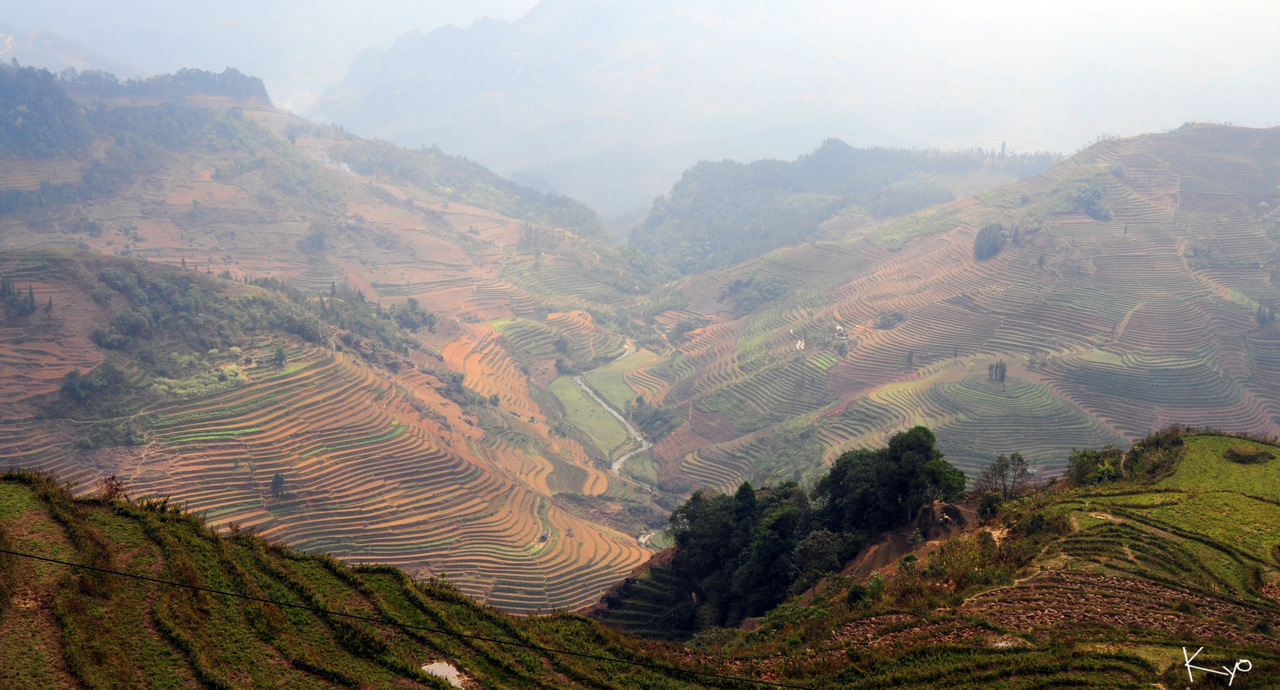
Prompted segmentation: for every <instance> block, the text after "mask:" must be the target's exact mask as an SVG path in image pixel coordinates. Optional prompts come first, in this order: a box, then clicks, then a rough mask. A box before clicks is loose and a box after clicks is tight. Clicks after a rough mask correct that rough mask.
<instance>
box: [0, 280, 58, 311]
mask: <svg viewBox="0 0 1280 690" xmlns="http://www.w3.org/2000/svg"><path fill="white" fill-rule="evenodd" d="M0 302H3V303H4V308H5V314H6V315H7V316H11V317H23V316H30V315H31V314H34V313H35V312H36V293H35V289H34V288H32V287H31V286H30V285H28V286H27V289H26V290H19V289H18V288H17V287H15V286H14V284H13V279H12V278H10V277H9V276H6V275H0ZM52 309H53V299H52V298H50V299H49V303H48V306H47V307H46V310H52Z"/></svg>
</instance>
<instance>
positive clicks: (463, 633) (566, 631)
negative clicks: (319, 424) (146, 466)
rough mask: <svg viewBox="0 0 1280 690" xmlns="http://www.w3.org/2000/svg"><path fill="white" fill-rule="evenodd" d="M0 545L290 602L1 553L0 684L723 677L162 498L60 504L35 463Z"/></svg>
mask: <svg viewBox="0 0 1280 690" xmlns="http://www.w3.org/2000/svg"><path fill="white" fill-rule="evenodd" d="M0 549H4V550H6V551H17V552H22V553H29V554H33V555H36V556H40V557H43V558H48V559H55V560H59V561H66V562H71V563H78V564H86V565H92V566H95V567H98V568H102V569H107V570H115V571H124V572H128V573H134V574H137V575H141V576H144V577H150V578H154V579H158V580H164V581H168V582H175V583H180V584H182V585H187V586H192V587H202V588H206V589H208V590H217V591H219V592H224V593H230V594H234V595H243V596H247V597H254V598H257V599H266V600H271V601H275V602H283V603H286V604H291V605H295V606H296V607H280V606H275V605H272V604H267V603H262V602H261V601H247V600H245V599H242V598H237V597H235V596H230V595H228V594H224V593H213V592H210V591H200V590H194V589H189V588H184V587H178V586H172V585H167V584H158V583H156V582H151V581H145V580H138V579H133V578H127V577H121V576H119V575H115V574H108V573H102V572H95V571H86V570H80V569H75V568H70V567H67V566H65V565H60V564H57V563H50V562H44V561H37V560H32V559H27V558H22V557H17V556H13V555H9V554H0V684H3V685H4V686H5V687H81V686H83V687H131V688H142V687H201V686H202V687H216V688H230V687H267V686H271V687H333V686H343V687H443V688H447V687H449V685H448V684H447V683H446V682H444V681H443V680H440V679H438V678H436V677H434V676H432V675H429V674H427V673H425V672H424V671H423V670H422V667H423V666H425V665H428V664H431V663H435V662H441V661H443V662H446V663H449V664H452V665H453V666H454V667H455V668H457V669H458V670H459V671H460V672H461V675H462V677H463V679H464V682H465V683H466V686H467V687H484V688H563V687H591V688H614V687H634V688H654V687H658V688H680V687H706V686H708V685H710V686H712V687H726V686H728V687H732V684H731V683H726V682H721V681H717V680H716V679H715V678H710V677H701V678H698V677H695V676H690V675H687V674H685V673H683V672H682V671H681V670H679V669H675V668H671V666H672V665H673V664H680V665H682V666H685V667H686V668H688V669H691V670H692V669H693V667H692V666H691V665H689V664H684V663H682V662H681V660H680V659H679V658H678V657H677V656H676V655H675V654H674V653H673V652H672V651H671V650H669V649H667V648H665V647H660V646H655V645H651V644H648V643H645V642H642V641H638V640H636V639H633V638H630V637H628V636H625V635H622V634H620V633H617V632H615V631H613V630H611V629H608V628H605V627H603V626H600V625H599V624H597V623H595V622H593V621H590V620H588V619H584V618H581V617H579V616H574V615H570V614H552V615H548V616H538V617H531V618H525V619H516V618H512V617H510V616H508V615H506V614H503V613H501V612H499V611H498V610H496V609H492V608H487V607H483V606H480V605H478V604H476V603H475V602H474V601H472V600H471V599H468V598H467V597H465V596H463V595H462V594H461V593H459V592H458V590H456V589H455V588H453V587H452V586H451V585H449V584H447V583H445V582H443V581H439V580H432V581H427V582H414V581H412V580H410V579H409V578H408V577H407V576H406V575H405V574H404V573H403V572H402V571H400V570H397V569H395V568H391V567H387V566H362V567H356V568H351V567H348V566H346V565H343V564H341V563H339V562H338V561H336V560H334V559H333V558H330V557H328V556H324V555H302V554H298V553H296V552H293V551H291V550H289V549H286V548H284V547H281V546H278V545H275V544H271V543H268V542H266V541H264V540H263V539H261V538H259V537H256V536H253V535H250V534H246V533H233V534H231V535H229V536H226V537H223V536H219V535H218V534H216V533H215V532H212V531H210V530H209V529H208V528H207V527H206V526H205V525H204V523H203V522H202V521H201V520H199V519H198V518H196V517H193V516H191V515H186V514H183V513H182V512H181V511H179V510H177V509H176V508H175V507H174V506H171V505H168V503H167V501H149V500H142V501H138V502H131V501H127V500H123V499H120V498H115V499H111V498H110V497H109V496H108V495H106V494H98V495H96V496H95V497H93V498H89V499H75V498H73V497H72V496H71V494H70V493H69V492H68V491H67V490H66V489H65V488H64V487H62V486H60V485H58V484H57V483H56V482H55V481H54V480H52V479H50V478H48V477H47V476H45V475H40V474H36V473H26V472H9V473H7V474H5V475H3V476H2V477H0ZM297 607H306V608H297ZM307 609H317V610H320V611H315V610H307ZM339 614H353V615H356V616H363V617H365V618H373V619H377V620H385V621H390V622H391V623H387V624H381V623H370V622H368V621H366V620H359V619H355V618H351V617H344V616H342V615H339ZM392 623H395V624H405V625H412V626H419V629H412V628H405V627H398V626H397V625H394V624H392ZM422 628H425V630H424V629H422ZM468 636H470V637H468ZM477 637H479V638H488V639H489V640H502V641H506V642H511V643H514V644H500V643H496V642H491V641H486V640H481V639H476V638H477ZM530 647H547V648H554V649H560V650H569V651H571V652H574V653H576V654H578V655H584V654H585V655H595V656H601V657H610V658H617V659H622V660H625V661H629V662H638V663H648V664H658V665H660V666H663V667H665V670H664V669H653V668H646V667H644V666H640V665H634V664H626V663H617V662H611V661H602V660H599V659H587V658H583V657H581V656H570V655H564V654H556V653H551V652H547V651H543V650H538V649H531V648H530ZM712 670H715V669H712ZM720 670H721V671H725V670H724V669H720Z"/></svg>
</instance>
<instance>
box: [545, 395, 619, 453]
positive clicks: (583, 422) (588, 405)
mask: <svg viewBox="0 0 1280 690" xmlns="http://www.w3.org/2000/svg"><path fill="white" fill-rule="evenodd" d="M549 389H550V390H551V392H552V393H553V394H555V396H556V398H558V399H559V400H560V404H561V405H564V409H565V414H566V415H567V416H568V418H569V421H570V422H572V423H573V425H574V426H576V427H578V428H579V429H581V430H582V431H583V432H585V433H586V434H587V435H588V436H590V437H591V439H592V441H593V442H594V443H595V445H596V448H598V449H599V450H600V452H601V453H604V454H605V456H606V457H609V458H613V457H615V456H616V455H618V453H619V452H621V451H623V450H626V449H628V448H629V447H630V446H632V445H634V444H635V440H634V439H632V438H631V436H630V435H629V434H628V433H627V430H626V429H625V428H624V427H623V426H622V423H621V422H619V421H618V420H617V419H616V418H615V417H614V416H613V415H611V414H609V413H608V412H606V411H605V410H604V408H602V407H600V404H599V403H597V402H596V401H595V400H593V399H592V398H591V397H590V396H589V395H587V393H586V392H584V391H583V390H582V389H581V388H580V387H579V386H578V384H577V383H574V381H573V378H571V377H569V376H561V377H559V378H557V379H556V380H554V381H552V382H551V385H550V386H549Z"/></svg>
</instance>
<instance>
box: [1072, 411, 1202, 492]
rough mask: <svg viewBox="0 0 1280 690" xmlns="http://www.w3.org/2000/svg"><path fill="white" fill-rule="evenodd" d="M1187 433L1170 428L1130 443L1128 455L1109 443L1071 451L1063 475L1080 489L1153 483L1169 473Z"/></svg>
mask: <svg viewBox="0 0 1280 690" xmlns="http://www.w3.org/2000/svg"><path fill="white" fill-rule="evenodd" d="M1190 431H1191V430H1190V429H1188V428H1186V427H1182V426H1179V425H1177V424H1174V425H1172V426H1170V427H1168V428H1166V429H1162V430H1160V431H1156V432H1154V433H1152V434H1150V435H1149V436H1147V437H1146V438H1144V439H1142V440H1141V441H1138V442H1136V443H1134V444H1133V445H1132V446H1130V447H1129V450H1128V451H1122V450H1120V449H1119V448H1116V447H1115V446H1113V445H1111V444H1109V443H1108V444H1107V445H1105V446H1103V447H1102V448H1098V449H1094V448H1086V449H1084V450H1075V449H1072V451H1071V455H1070V456H1069V457H1068V458H1067V471H1066V473H1065V474H1066V476H1067V477H1068V478H1070V479H1071V481H1073V482H1075V483H1076V484H1080V485H1090V484H1102V483H1106V482H1113V481H1117V480H1120V479H1140V480H1143V479H1146V480H1150V479H1155V478H1157V477H1160V476H1163V475H1164V474H1165V473H1167V472H1169V471H1170V470H1172V469H1173V466H1174V465H1175V464H1176V463H1177V461H1178V459H1179V458H1180V457H1182V453H1183V449H1184V445H1185V444H1184V441H1183V436H1185V435H1186V434H1187V433H1188V432H1190Z"/></svg>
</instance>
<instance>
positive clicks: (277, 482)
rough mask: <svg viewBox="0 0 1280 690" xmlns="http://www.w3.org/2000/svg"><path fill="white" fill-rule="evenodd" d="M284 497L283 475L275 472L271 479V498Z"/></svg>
mask: <svg viewBox="0 0 1280 690" xmlns="http://www.w3.org/2000/svg"><path fill="white" fill-rule="evenodd" d="M283 495H284V475H283V474H281V473H280V472H276V473H275V474H274V475H272V477H271V496H272V498H280V497H281V496H283Z"/></svg>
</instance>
